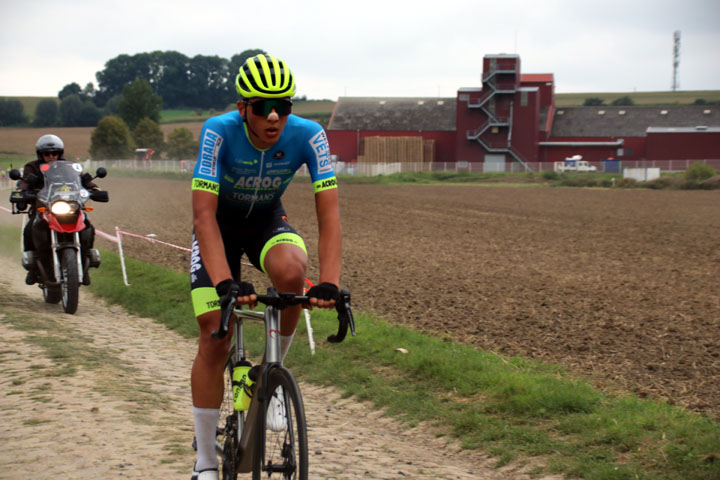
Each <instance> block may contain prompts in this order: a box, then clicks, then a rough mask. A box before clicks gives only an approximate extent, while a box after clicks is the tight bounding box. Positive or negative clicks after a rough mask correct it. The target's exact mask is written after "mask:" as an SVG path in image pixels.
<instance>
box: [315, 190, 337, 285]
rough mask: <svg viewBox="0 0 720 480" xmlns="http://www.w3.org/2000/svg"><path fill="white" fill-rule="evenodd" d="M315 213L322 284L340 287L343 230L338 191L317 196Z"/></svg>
mask: <svg viewBox="0 0 720 480" xmlns="http://www.w3.org/2000/svg"><path fill="white" fill-rule="evenodd" d="M315 211H316V213H317V219H318V231H319V237H318V257H319V259H320V283H323V282H329V283H332V284H335V285H340V270H341V266H342V228H341V226H340V207H339V205H338V190H337V188H332V189H328V190H323V191H321V192H317V193H316V194H315Z"/></svg>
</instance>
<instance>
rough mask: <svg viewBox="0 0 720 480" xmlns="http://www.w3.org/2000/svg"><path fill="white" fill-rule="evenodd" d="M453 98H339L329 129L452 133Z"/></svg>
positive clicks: (454, 103)
mask: <svg viewBox="0 0 720 480" xmlns="http://www.w3.org/2000/svg"><path fill="white" fill-rule="evenodd" d="M455 110H456V99H455V98H454V97H450V98H438V97H340V98H338V101H337V104H336V105H335V111H334V112H333V116H332V118H331V119H330V124H329V125H328V130H401V131H402V130H408V131H410V130H413V131H418V130H424V131H428V130H431V131H453V130H455Z"/></svg>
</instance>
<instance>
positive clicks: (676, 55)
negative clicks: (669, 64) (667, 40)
mask: <svg viewBox="0 0 720 480" xmlns="http://www.w3.org/2000/svg"><path fill="white" fill-rule="evenodd" d="M678 66H680V30H675V33H673V80H672V91H673V92H674V91H676V90H677V89H678V87H679V86H680V81H679V80H678Z"/></svg>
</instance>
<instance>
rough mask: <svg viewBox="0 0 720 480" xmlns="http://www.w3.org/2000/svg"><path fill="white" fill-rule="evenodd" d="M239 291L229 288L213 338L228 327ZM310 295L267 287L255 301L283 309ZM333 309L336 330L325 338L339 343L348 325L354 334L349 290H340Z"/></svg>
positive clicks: (220, 334) (300, 301)
mask: <svg viewBox="0 0 720 480" xmlns="http://www.w3.org/2000/svg"><path fill="white" fill-rule="evenodd" d="M238 294H239V292H238V291H237V290H235V289H231V290H230V292H229V299H230V301H229V302H228V303H227V305H225V306H224V307H222V309H221V315H220V326H219V328H218V330H215V331H214V332H212V337H213V338H215V339H221V338H225V336H226V335H227V333H228V330H229V329H230V317H231V316H232V313H233V312H234V311H235V305H236V303H237V297H238ZM309 300H310V297H308V296H307V295H295V294H294V293H292V292H290V293H288V292H278V291H277V289H275V288H274V287H270V288H268V291H267V295H258V296H257V301H258V302H260V303H264V304H265V305H267V306H270V307H274V308H276V309H278V310H283V309H285V308H287V307H292V306H294V305H302V304H305V303H308V302H309ZM335 310H336V311H337V314H338V323H339V325H338V331H337V333H336V334H335V335H330V336H328V338H327V340H328V342H331V343H340V342H342V341H343V340H345V336H346V335H347V331H348V327H349V328H350V334H351V335H352V336H353V337H354V336H355V319H354V317H353V314H352V310H351V308H350V292H349V291H348V290H345V289H343V290H341V291H340V296H339V298H338V299H337V300H336V301H335Z"/></svg>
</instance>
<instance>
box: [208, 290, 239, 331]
mask: <svg viewBox="0 0 720 480" xmlns="http://www.w3.org/2000/svg"><path fill="white" fill-rule="evenodd" d="M239 293H240V292H239V291H237V290H235V289H232V290H230V292H228V294H229V295H230V301H229V302H228V304H227V305H226V306H225V308H222V305H221V309H222V310H221V311H222V316H221V317H220V328H219V329H218V330H215V331H214V332H212V333H211V334H210V335H211V336H212V338H214V339H215V340H221V339H223V338H225V336H226V335H227V333H228V330H229V329H230V317H231V316H232V313H233V310H234V309H235V304H237V297H238V294H239Z"/></svg>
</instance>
